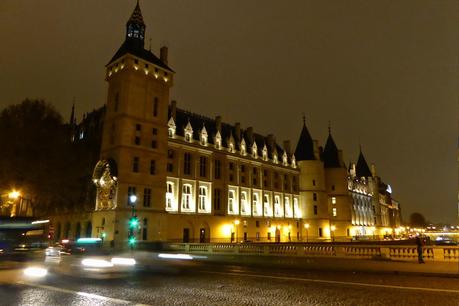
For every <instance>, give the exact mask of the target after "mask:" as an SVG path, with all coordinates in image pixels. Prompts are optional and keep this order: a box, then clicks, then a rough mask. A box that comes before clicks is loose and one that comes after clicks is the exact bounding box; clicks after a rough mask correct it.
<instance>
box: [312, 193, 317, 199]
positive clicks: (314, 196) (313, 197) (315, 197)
mask: <svg viewBox="0 0 459 306" xmlns="http://www.w3.org/2000/svg"><path fill="white" fill-rule="evenodd" d="M312 199H313V200H314V201H317V193H315V192H314V193H313V194H312Z"/></svg>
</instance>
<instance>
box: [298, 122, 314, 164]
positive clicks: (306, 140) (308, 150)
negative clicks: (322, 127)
mask: <svg viewBox="0 0 459 306" xmlns="http://www.w3.org/2000/svg"><path fill="white" fill-rule="evenodd" d="M295 158H296V161H302V160H315V159H316V157H315V156H314V142H313V140H312V137H311V134H309V131H308V128H307V127H306V119H305V118H304V116H303V129H302V130H301V134H300V139H299V140H298V144H297V145H296V149H295Z"/></svg>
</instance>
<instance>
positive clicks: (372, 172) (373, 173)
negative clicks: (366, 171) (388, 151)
mask: <svg viewBox="0 0 459 306" xmlns="http://www.w3.org/2000/svg"><path fill="white" fill-rule="evenodd" d="M371 175H372V176H373V177H376V166H375V164H371Z"/></svg>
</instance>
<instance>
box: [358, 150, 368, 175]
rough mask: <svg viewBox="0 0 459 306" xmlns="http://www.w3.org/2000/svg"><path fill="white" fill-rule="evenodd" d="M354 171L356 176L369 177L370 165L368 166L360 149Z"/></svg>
mask: <svg viewBox="0 0 459 306" xmlns="http://www.w3.org/2000/svg"><path fill="white" fill-rule="evenodd" d="M355 172H356V176H357V177H371V176H372V174H371V171H370V167H368V164H367V161H366V160H365V156H363V153H362V149H360V154H359V159H358V160H357V165H356V166H355Z"/></svg>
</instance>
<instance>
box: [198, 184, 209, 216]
mask: <svg viewBox="0 0 459 306" xmlns="http://www.w3.org/2000/svg"><path fill="white" fill-rule="evenodd" d="M206 200H207V187H204V186H200V187H199V210H203V211H205V210H206Z"/></svg>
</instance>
